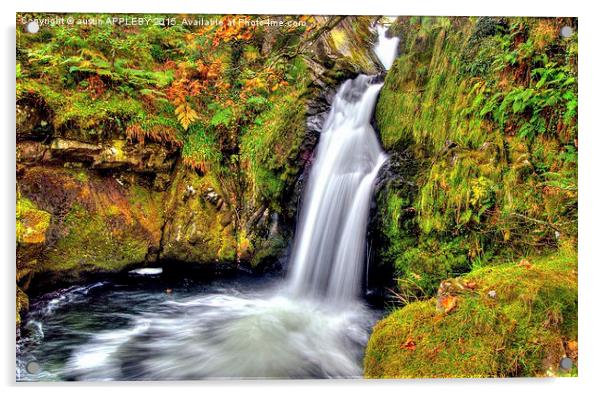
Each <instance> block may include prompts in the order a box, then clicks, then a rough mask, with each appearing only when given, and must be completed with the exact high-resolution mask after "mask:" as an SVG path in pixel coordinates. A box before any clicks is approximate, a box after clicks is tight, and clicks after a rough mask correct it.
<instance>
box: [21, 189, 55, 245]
mask: <svg viewBox="0 0 602 395" xmlns="http://www.w3.org/2000/svg"><path fill="white" fill-rule="evenodd" d="M50 219H51V215H50V214H49V213H47V212H46V211H43V210H40V209H38V207H36V205H35V204H34V203H33V202H32V201H31V200H29V199H27V198H25V197H22V196H20V194H18V195H17V218H16V227H17V243H24V244H41V243H44V242H45V241H46V231H47V230H48V227H49V225H50Z"/></svg>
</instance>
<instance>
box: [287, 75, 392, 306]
mask: <svg viewBox="0 0 602 395" xmlns="http://www.w3.org/2000/svg"><path fill="white" fill-rule="evenodd" d="M373 80H374V77H370V76H367V75H359V76H358V77H357V78H356V79H354V80H347V81H346V82H345V83H343V85H342V86H341V87H340V88H339V91H338V92H337V94H336V96H335V98H334V101H333V104H332V107H331V110H330V114H329V115H328V118H327V119H326V122H325V124H324V126H323V129H322V132H321V135H320V141H319V143H318V147H317V155H316V158H315V162H314V164H313V166H312V170H311V174H310V177H309V181H308V184H307V186H306V190H305V195H304V199H303V203H302V208H301V215H300V220H299V223H298V225H297V233H296V237H295V243H294V247H293V253H292V256H291V265H292V269H291V270H292V271H291V273H290V279H289V281H290V287H291V290H292V292H293V293H294V294H295V295H306V296H316V297H326V298H327V299H329V300H330V301H334V302H343V301H348V300H353V299H354V297H355V296H357V294H358V293H359V291H360V282H361V277H362V274H363V266H364V261H365V256H364V250H365V236H366V226H367V221H368V213H369V210H370V199H371V195H372V188H373V184H374V180H375V178H376V175H377V173H378V170H379V169H380V167H381V166H382V164H383V163H384V162H385V160H386V158H387V157H386V155H385V154H384V152H383V151H382V149H381V148H380V145H379V142H378V139H377V137H376V134H375V132H374V129H373V128H372V126H371V125H370V120H371V118H372V113H373V111H374V107H375V104H376V99H377V96H378V92H379V90H380V88H381V86H382V84H380V83H374V82H373Z"/></svg>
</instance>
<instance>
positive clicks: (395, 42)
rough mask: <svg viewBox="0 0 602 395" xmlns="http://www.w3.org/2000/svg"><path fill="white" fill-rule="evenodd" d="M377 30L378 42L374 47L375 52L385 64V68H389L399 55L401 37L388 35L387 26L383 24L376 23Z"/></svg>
mask: <svg viewBox="0 0 602 395" xmlns="http://www.w3.org/2000/svg"><path fill="white" fill-rule="evenodd" d="M376 31H377V33H378V43H377V44H376V46H375V47H374V53H375V54H376V56H378V59H380V62H381V63H382V64H383V66H385V69H387V70H389V69H390V68H391V66H392V65H393V62H394V61H395V58H396V57H397V48H398V47H399V38H398V37H387V28H386V27H384V26H382V25H376Z"/></svg>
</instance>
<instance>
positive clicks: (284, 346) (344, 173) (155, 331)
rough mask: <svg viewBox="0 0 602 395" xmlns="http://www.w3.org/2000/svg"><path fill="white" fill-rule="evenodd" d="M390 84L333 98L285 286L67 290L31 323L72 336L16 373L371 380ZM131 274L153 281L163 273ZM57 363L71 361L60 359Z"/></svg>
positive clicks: (42, 305)
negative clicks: (376, 118)
mask: <svg viewBox="0 0 602 395" xmlns="http://www.w3.org/2000/svg"><path fill="white" fill-rule="evenodd" d="M379 34H380V33H379ZM383 37H384V33H383ZM387 40H388V39H387ZM383 42H385V41H382V40H381V41H379V45H378V46H377V47H380V46H381V44H382V43H383ZM383 48H384V47H383ZM383 48H381V49H380V50H379V51H381V54H382V56H384V57H382V58H381V59H392V58H394V56H395V51H396V48H397V47H396V46H392V45H389V44H387V46H386V48H388V49H386V48H384V49H383ZM387 51H391V52H387ZM379 56H381V55H379ZM383 64H385V63H384V61H383ZM387 64H388V63H387ZM385 65H386V64H385ZM389 66H390V64H389ZM381 86H382V84H381V83H377V82H376V78H375V77H374V76H367V75H359V76H358V77H357V78H355V79H353V80H348V81H346V82H344V83H343V84H342V85H341V87H340V88H339V90H338V92H337V94H336V96H335V97H334V100H333V103H332V106H331V109H330V113H329V115H328V117H327V119H326V121H325V124H324V126H323V128H322V132H321V135H320V140H319V143H318V146H317V151H316V157H315V161H314V163H313V165H312V170H311V173H310V176H309V180H308V183H307V185H306V189H305V194H304V198H303V201H302V204H301V209H300V215H299V221H298V224H297V232H296V236H295V241H294V247H293V251H292V255H291V272H290V273H289V275H288V276H289V277H288V279H287V282H286V283H285V284H284V285H282V284H280V283H278V284H275V283H273V284H272V283H269V282H272V281H276V280H279V279H276V278H269V277H266V278H263V279H259V278H256V277H251V278H249V279H247V280H246V282H245V281H240V282H239V281H223V282H220V281H216V282H215V283H213V284H196V285H195V284H194V282H192V283H189V282H188V280H186V279H185V280H184V281H183V282H182V283H181V284H177V283H176V284H175V285H173V286H172V285H170V289H171V288H173V292H169V293H167V292H157V291H156V290H152V289H151V291H149V290H147V289H144V287H142V288H140V287H139V285H138V284H135V285H134V286H133V288H132V284H129V285H128V284H115V285H113V284H110V283H99V284H95V285H93V286H91V287H89V288H84V289H79V288H76V289H67V290H64V291H63V292H59V293H58V295H53V296H52V298H50V299H49V300H41V301H38V302H37V303H33V304H32V308H31V310H30V312H29V314H28V315H29V322H30V324H29V325H34V324H35V325H37V324H38V323H39V326H40V329H39V331H33V330H32V329H28V330H30V331H32V332H33V333H40V332H42V327H43V328H44V331H46V332H47V333H49V334H62V335H61V336H58V335H54V336H47V337H46V338H44V336H41V338H39V339H37V338H36V339H32V338H29V339H27V342H26V343H23V345H22V346H21V347H20V350H21V352H20V353H21V357H20V362H18V365H17V366H25V362H26V361H29V360H31V359H32V357H34V358H33V359H34V360H36V361H40V362H41V365H42V367H43V369H48V370H43V371H42V372H41V373H39V374H38V375H29V374H27V372H25V371H24V370H23V368H21V371H23V372H24V373H23V374H24V375H25V376H24V379H36V380H49V379H54V378H55V377H57V378H61V379H78V380H83V379H85V380H109V379H113V380H142V379H146V380H161V379H163V380H168V379H169V380H191V379H200V378H285V377H290V378H318V377H336V378H342V377H347V378H349V377H361V375H362V363H361V361H362V358H363V354H364V347H365V345H366V343H367V342H368V337H369V333H370V328H372V326H373V325H374V323H375V322H376V320H377V319H378V317H379V315H380V312H379V311H375V310H372V309H369V308H367V306H366V305H365V304H364V303H363V302H362V301H361V300H360V299H359V298H357V296H358V294H359V293H360V289H361V279H362V276H363V275H364V263H365V248H366V240H365V239H366V227H367V222H368V215H369V210H370V200H371V196H372V189H373V184H374V181H375V178H376V176H377V173H378V171H379V169H380V167H381V166H382V164H383V163H384V162H385V160H386V159H387V157H386V155H385V154H384V152H383V151H382V149H381V147H380V145H379V142H378V139H377V137H376V134H375V132H374V130H373V129H372V127H371V126H370V120H371V118H372V113H373V112H374V107H375V104H376V100H377V96H378V93H379V91H380V89H381ZM274 222H277V221H276V220H275V221H274ZM130 274H132V275H136V278H137V279H138V280H140V281H145V280H146V281H151V282H152V281H155V280H156V279H157V278H159V276H160V275H161V273H159V271H158V270H151V271H149V270H148V269H147V270H145V271H140V270H138V271H133V272H132V273H130ZM255 281H266V282H268V283H257V284H256V283H254V282H255ZM267 285H269V287H268V286H267ZM282 288H284V289H282ZM99 300H102V301H103V302H102V303H99V302H98V301H99ZM63 301H64V302H65V303H64V305H63ZM82 316H86V317H88V318H89V319H86V320H83V321H82V320H81V317H82ZM116 318H117V319H116ZM74 322H75V323H77V326H76V327H73V323H74ZM109 324H110V325H109ZM69 325H71V326H72V327H73V328H72V329H71V330H70V331H67V332H65V327H69ZM103 325H104V327H103ZM36 328H37V327H36ZM99 328H101V329H103V330H100V329H99ZM34 329H35V328H34ZM42 333H43V332H42ZM57 354H59V355H60V358H59V359H62V362H61V363H56V361H54V360H53V358H56V355H57ZM44 362H49V363H44Z"/></svg>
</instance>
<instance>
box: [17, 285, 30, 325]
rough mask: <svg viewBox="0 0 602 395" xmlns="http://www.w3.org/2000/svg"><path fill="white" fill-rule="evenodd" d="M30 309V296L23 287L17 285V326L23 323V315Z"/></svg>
mask: <svg viewBox="0 0 602 395" xmlns="http://www.w3.org/2000/svg"><path fill="white" fill-rule="evenodd" d="M27 310H29V298H28V297H27V294H26V293H25V292H23V290H22V289H21V288H19V287H18V286H17V294H16V314H17V318H16V324H17V327H18V326H19V325H21V315H22V314H23V313H24V312H26V311H27Z"/></svg>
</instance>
